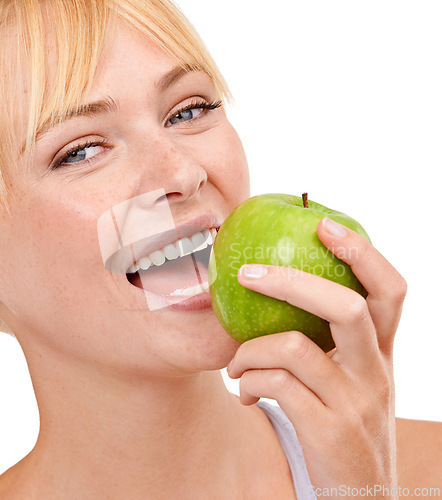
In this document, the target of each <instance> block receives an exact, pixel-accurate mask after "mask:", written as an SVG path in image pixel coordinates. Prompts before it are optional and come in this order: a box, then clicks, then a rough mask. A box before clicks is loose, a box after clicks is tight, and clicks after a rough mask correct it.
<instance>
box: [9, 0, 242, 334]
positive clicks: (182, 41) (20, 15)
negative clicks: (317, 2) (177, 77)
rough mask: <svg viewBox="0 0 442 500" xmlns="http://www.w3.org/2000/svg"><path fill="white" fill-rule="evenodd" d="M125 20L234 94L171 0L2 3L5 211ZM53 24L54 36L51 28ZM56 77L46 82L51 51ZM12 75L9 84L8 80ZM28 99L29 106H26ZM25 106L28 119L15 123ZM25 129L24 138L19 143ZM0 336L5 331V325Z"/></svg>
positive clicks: (223, 94) (221, 91)
mask: <svg viewBox="0 0 442 500" xmlns="http://www.w3.org/2000/svg"><path fill="white" fill-rule="evenodd" d="M118 20H122V21H123V22H125V23H126V24H128V25H130V26H131V27H132V28H133V29H135V30H137V31H138V32H141V33H142V34H144V35H146V36H147V37H148V38H149V39H150V40H152V41H153V42H154V43H156V44H157V45H158V46H159V47H160V48H162V49H163V50H164V51H165V52H166V53H167V54H169V55H170V56H172V57H173V58H175V59H176V60H177V63H178V64H179V65H180V66H181V67H183V68H184V69H186V71H191V70H193V69H199V70H203V71H205V72H206V73H207V74H208V75H209V76H210V77H211V79H212V81H213V83H214V86H215V89H216V91H217V94H218V98H220V99H224V100H226V101H231V100H232V95H231V93H230V90H229V88H228V86H227V83H226V82H225V80H224V78H223V76H222V75H221V73H220V71H219V69H218V67H217V65H216V64H215V62H214V60H213V59H212V57H211V55H210V54H209V52H208V50H207V48H206V46H205V44H204V43H203V41H202V40H201V38H200V37H199V35H198V33H197V32H196V30H195V28H194V27H193V26H192V24H191V23H190V22H189V21H188V20H187V19H186V17H185V16H184V14H183V13H182V11H181V10H180V9H179V7H178V6H177V5H176V4H175V3H174V2H173V1H172V0H63V1H60V0H3V1H2V2H1V3H0V75H1V76H0V102H1V110H0V208H2V207H3V208H4V209H6V210H7V208H8V200H9V198H10V195H12V194H13V189H12V188H13V186H12V181H11V167H12V168H16V169H19V168H21V167H23V165H22V163H21V160H20V158H21V153H23V152H25V151H26V152H31V151H32V148H33V144H34V142H35V137H36V135H37V134H38V132H39V131H40V130H41V129H42V128H43V127H44V126H45V124H46V125H49V126H50V125H54V124H55V123H56V122H57V120H60V119H62V118H63V116H65V115H66V114H67V113H68V112H69V111H70V110H72V109H75V108H76V107H78V106H79V105H80V104H81V99H82V96H83V95H84V94H85V92H87V90H88V89H89V88H90V85H91V83H92V80H93V76H94V74H95V71H96V68H97V65H98V62H99V59H100V55H101V52H102V50H103V48H104V44H105V42H106V40H107V38H106V35H107V33H109V32H111V33H112V30H113V28H114V27H115V22H117V21H118ZM48 24H49V29H48ZM49 43H50V48H51V50H54V49H55V57H56V70H55V75H53V77H51V78H48V44H49ZM6 75H7V77H6ZM26 99H27V102H26ZM23 100H25V105H26V104H27V105H28V106H27V109H28V112H27V114H26V116H21V115H20V116H18V112H17V109H19V106H18V104H20V103H22V102H23ZM18 130H25V131H26V137H25V138H23V137H21V138H20V137H19V134H18ZM0 329H3V330H4V329H6V327H5V326H4V325H2V322H1V319H0Z"/></svg>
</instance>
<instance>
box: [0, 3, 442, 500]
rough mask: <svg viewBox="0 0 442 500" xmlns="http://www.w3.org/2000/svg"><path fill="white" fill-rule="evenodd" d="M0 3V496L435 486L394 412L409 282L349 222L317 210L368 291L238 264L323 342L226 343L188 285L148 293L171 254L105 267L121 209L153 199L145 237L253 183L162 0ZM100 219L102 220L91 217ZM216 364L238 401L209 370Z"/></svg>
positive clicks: (193, 220) (206, 79)
mask: <svg viewBox="0 0 442 500" xmlns="http://www.w3.org/2000/svg"><path fill="white" fill-rule="evenodd" d="M0 14H1V15H0V19H1V26H0V30H1V31H0V36H1V44H0V47H1V49H0V53H1V55H0V64H1V68H2V73H1V74H2V77H1V84H0V85H1V87H0V88H1V90H0V92H1V95H2V103H4V109H3V110H2V116H1V119H0V137H1V146H0V147H1V148H2V151H1V153H2V154H1V174H2V197H1V200H2V204H1V212H0V213H1V217H0V231H1V234H2V239H1V241H0V256H1V259H0V266H1V267H0V276H1V278H0V316H1V317H2V318H3V320H4V322H5V323H6V325H8V328H9V329H10V330H11V331H12V332H13V333H14V334H15V335H16V337H17V339H18V341H19V342H20V344H21V346H22V348H23V351H24V353H25V356H26V359H27V362H28V366H29V369H30V373H31V377H32V381H33V385H34V389H35V392H36V397H37V401H38V405H39V411H40V419H41V428H40V434H39V437H38V440H37V443H36V446H35V447H34V449H33V450H32V451H31V453H30V454H29V455H27V456H26V457H25V458H24V459H23V460H22V461H21V462H19V463H18V464H17V465H15V466H14V467H12V468H11V469H9V470H8V471H7V472H6V473H5V474H4V475H3V476H2V477H1V479H0V498H2V499H3V498H5V499H24V498H26V499H34V498H35V499H41V498H45V499H52V498H53V499H60V498H62V499H71V498H75V499H78V498H81V499H88V498H91V499H92V498H93V499H100V498H103V499H104V498H115V499H123V498H124V499H126V498H129V499H162V498H164V499H170V498H201V499H208V498H210V499H217V498H220V499H221V498H229V499H230V498H235V499H248V498H263V499H273V498H278V499H289V498H304V497H312V496H314V494H315V493H317V494H318V496H320V494H321V493H324V492H325V491H326V490H325V488H333V487H339V486H340V485H345V486H347V487H355V488H366V487H367V488H373V487H374V486H375V485H382V486H383V487H384V488H385V490H384V494H385V496H391V497H395V496H397V495H395V492H392V493H391V491H389V489H392V488H395V487H396V486H398V485H399V486H401V487H410V488H411V487H415V486H426V487H429V486H433V485H435V484H434V483H435V482H436V480H437V478H438V470H437V469H436V467H435V465H434V464H435V463H436V460H435V459H436V458H437V453H438V451H437V447H436V446H435V445H433V446H431V443H436V439H440V427H439V426H437V424H432V423H419V422H411V421H401V420H398V422H397V425H395V418H394V387H393V380H392V359H391V353H392V345H393V337H394V333H395V330H396V327H397V324H398V321H399V317H400V313H401V306H402V301H403V299H404V296H405V290H406V285H405V282H404V279H403V278H402V277H401V276H400V275H399V274H398V273H397V271H396V270H395V269H394V268H393V267H392V266H391V264H389V263H388V262H387V261H386V260H385V259H384V258H383V257H382V256H381V255H380V254H379V253H378V252H377V251H376V250H375V249H374V248H373V247H372V246H371V245H369V244H368V243H367V242H366V241H365V240H363V239H362V238H360V237H358V235H357V234H355V233H352V232H351V231H348V230H346V229H345V228H343V227H342V226H339V225H336V224H332V223H331V222H330V221H328V220H324V221H321V223H320V224H319V225H318V235H319V237H320V238H321V240H322V242H323V243H324V244H325V245H326V246H327V247H328V248H329V249H330V250H331V251H334V252H335V253H336V254H337V255H338V256H339V257H340V258H342V259H343V260H344V261H346V262H348V263H349V264H350V265H351V266H352V268H353V270H354V272H355V274H356V275H357V276H358V278H359V279H360V281H361V282H362V283H363V284H364V286H365V288H366V289H367V291H368V293H369V295H368V298H367V300H363V299H361V297H360V296H359V295H357V294H355V293H353V292H352V291H350V290H347V289H341V288H340V287H338V286H337V285H335V284H333V283H330V282H327V281H325V280H322V279H320V278H317V277H313V276H310V275H307V274H303V273H299V272H295V271H294V270H290V269H284V268H281V269H279V270H276V269H274V268H268V273H267V274H266V275H265V276H262V278H260V279H256V278H255V279H254V278H252V277H250V278H247V276H246V273H245V272H241V273H240V274H239V277H238V279H239V280H240V282H241V283H242V284H243V285H244V286H247V287H249V288H251V289H253V290H256V291H259V292H262V293H266V294H268V295H271V296H274V297H276V298H284V299H285V300H287V301H289V302H291V303H293V304H294V305H297V306H299V307H302V308H305V309H307V310H309V311H311V312H313V313H316V314H319V315H321V316H323V317H324V318H326V319H327V320H328V321H330V324H331V327H332V331H333V336H334V339H335V342H336V345H337V348H336V350H335V351H333V352H330V353H328V354H325V353H324V352H323V351H321V350H320V349H319V348H317V347H316V345H315V344H313V343H312V342H311V341H309V339H307V338H306V337H304V336H303V335H302V334H300V333H299V332H281V333H280V334H275V335H272V336H267V337H261V338H258V339H255V340H252V341H249V342H247V343H245V344H243V345H241V346H239V345H238V344H237V343H236V342H235V341H233V340H232V339H231V338H230V337H229V336H228V335H226V333H225V332H224V331H223V330H222V328H221V327H220V325H219V323H218V322H217V320H216V318H215V317H214V315H213V311H212V310H211V308H210V307H209V304H208V302H207V295H206V296H204V295H202V294H201V296H200V297H198V296H195V297H196V298H193V299H192V300H191V301H190V302H189V301H183V300H182V297H181V298H180V299H176V295H175V299H174V302H175V304H174V305H173V306H172V305H170V304H163V305H162V306H161V307H156V305H155V306H153V305H152V301H149V298H150V295H149V293H152V294H153V296H158V295H161V294H162V292H165V290H162V289H161V287H162V286H163V285H164V283H165V282H166V283H167V284H168V285H169V286H172V287H173V288H175V287H177V288H179V287H178V286H177V285H178V283H179V284H182V283H184V284H186V285H187V282H186V280H188V276H187V275H186V273H187V271H188V269H187V268H186V266H187V265H188V262H189V259H187V261H186V262H187V263H186V264H184V262H185V261H184V260H183V261H182V262H183V264H182V266H183V267H182V268H181V267H179V266H178V267H177V268H174V267H172V268H171V267H169V268H166V267H165V268H163V269H161V267H158V269H150V271H149V270H147V271H146V274H143V273H142V272H141V273H140V274H139V275H140V279H138V278H136V277H134V276H133V275H134V274H136V273H128V277H127V276H126V271H128V270H129V269H128V267H121V266H120V267H119V268H118V264H119V263H118V262H117V264H116V267H114V266H113V264H114V263H112V262H111V264H109V262H110V261H109V259H108V257H109V255H108V254H107V253H106V249H109V248H112V241H113V240H112V238H116V237H118V238H125V237H126V236H127V235H126V233H125V231H124V230H122V228H121V226H120V225H119V222H120V217H121V218H124V217H127V214H140V216H141V217H142V218H143V217H145V216H146V214H147V216H146V218H145V219H143V220H146V221H147V222H148V223H149V224H155V223H156V221H157V218H156V217H155V215H158V213H159V214H160V215H161V217H160V224H159V226H160V227H158V228H156V230H155V231H152V232H151V233H149V234H147V233H143V235H142V236H143V239H144V238H148V237H149V238H150V237H152V236H155V235H156V234H158V233H161V232H162V231H166V230H167V231H170V230H171V228H170V225H169V222H170V220H172V221H173V222H174V223H175V224H176V225H177V226H178V228H179V231H178V230H177V233H179V232H180V231H181V232H182V231H185V230H186V227H188V226H189V225H191V226H192V228H194V229H195V230H197V229H198V231H199V230H201V231H203V230H207V229H209V230H210V229H212V228H217V227H219V226H220V225H221V224H222V222H223V220H224V219H225V218H226V217H227V216H228V214H229V213H230V212H231V211H232V210H233V208H234V207H236V206H237V205H238V204H239V203H240V202H242V201H243V200H245V199H246V198H248V196H249V194H250V192H249V176H248V167H247V162H246V158H245V155H244V151H243V149H242V145H241V142H240V140H239V138H238V136H237V134H236V132H235V131H234V129H233V128H232V126H231V125H230V123H229V121H228V120H227V117H226V114H225V112H224V109H223V106H222V101H223V100H226V99H228V97H229V92H228V89H227V86H226V84H225V82H224V80H223V79H222V77H221V75H220V74H219V71H218V69H217V67H216V65H215V64H214V63H213V61H212V59H211V58H210V56H209V55H208V54H207V51H206V50H205V48H204V46H203V44H202V42H201V41H200V40H199V38H198V37H197V35H196V34H195V33H194V32H193V30H192V28H191V26H190V25H189V24H188V23H187V22H186V20H185V19H184V18H183V17H182V15H181V14H180V12H179V11H178V10H177V9H176V8H175V7H174V5H173V4H171V3H170V2H169V1H168V0H124V1H122V0H119V1H118V2H113V1H111V0H100V1H96V2H87V1H86V0H84V1H83V2H81V1H79V0H77V1H74V0H70V1H65V2H58V1H57V0H52V1H46V2H43V1H39V0H21V1H18V0H17V1H15V2H12V1H11V2H4V3H3V4H2V6H1V11H0ZM116 207H118V208H116ZM133 207H136V210H135V209H134V210H132V209H133ZM137 210H138V211H137ZM156 210H158V212H156ZM106 214H111V218H112V217H113V219H112V220H114V221H115V227H118V229H119V231H118V232H116V233H115V234H114V233H111V232H110V229H109V228H107V230H105V231H104V232H103V231H101V232H100V228H103V226H100V221H102V220H103V217H104V218H106ZM125 220H126V219H124V221H125ZM104 227H105V229H106V226H104ZM124 227H125V226H124V224H123V228H124ZM144 229H145V228H144V227H143V230H144ZM135 232H136V231H135ZM103 234H104V236H103ZM115 235H116V236H115ZM186 235H187V234H186ZM170 236H171V233H170V232H167V238H168V240H167V243H172V241H171V238H170ZM178 236H179V234H178ZM188 236H190V234H189V235H188ZM140 237H141V236H140V234H135V235H134V234H132V236H131V237H129V242H130V243H131V244H133V245H134V247H135V243H136V240H138V239H140ZM103 238H104V240H103ZM118 238H117V239H118ZM176 239H177V236H175V240H176ZM120 243H121V242H120V241H117V243H116V245H115V247H114V252H113V253H112V252H110V255H111V256H112V255H114V254H115V255H117V254H118V255H119V253H118V249H121V248H125V247H126V246H127V245H126V246H125V245H121V244H120ZM155 243H156V244H157V243H158V242H157V241H156V242H155ZM161 243H162V244H163V243H166V241H162V242H161ZM158 246H159V244H157V247H158ZM152 248H153V247H152ZM355 249H356V250H357V251H355ZM18 255H19V256H20V265H17V256H18ZM139 257H144V256H141V255H139V256H137V257H136V258H134V260H135V261H137V260H138V258H139ZM182 258H183V259H185V257H182ZM124 259H125V257H123V262H124ZM174 262H175V261H174ZM176 262H180V261H179V259H177V260H176ZM23 263H26V265H22V264H23ZM172 266H173V264H172ZM198 269H200V270H201V272H204V271H203V269H202V267H201V266H199V267H198ZM174 271H175V272H174ZM276 271H279V272H276ZM149 272H153V273H154V274H148V273H149ZM155 273H156V275H157V277H158V279H156V278H155V277H154V275H155ZM253 275H255V276H256V273H254V274H252V276H253ZM143 277H146V283H147V284H145V283H144V280H143ZM128 278H129V279H128ZM140 281H141V283H140ZM153 283H155V287H157V288H156V289H154V290H149V286H150V285H152V284H153ZM134 285H135V286H134ZM152 286H153V285H152ZM142 287H144V288H145V290H144V292H147V293H143V290H141V291H140V288H142ZM300 290H302V293H300ZM146 298H147V302H146ZM169 302H171V299H170V298H169ZM189 304H190V305H189ZM229 363H230V365H229V374H230V376H231V377H233V378H239V377H241V397H240V398H238V397H236V396H234V395H232V394H230V393H229V392H228V391H227V390H226V388H225V386H224V383H223V381H222V377H221V374H220V371H219V370H220V369H221V368H223V367H225V366H227V365H228V364H229ZM259 397H268V398H273V399H275V400H277V401H278V403H279V405H280V407H281V408H282V410H284V413H285V415H283V414H282V413H278V412H276V413H272V411H271V410H270V409H269V408H268V407H266V406H265V405H261V406H258V405H255V404H254V403H256V402H257V401H258V398H259ZM278 419H279V421H282V422H283V425H285V426H286V431H285V433H284V432H283V430H282V427H278V425H277V420H278ZM284 419H285V420H284ZM290 423H291V424H293V426H294V428H295V429H296V432H297V437H298V438H299V443H300V444H301V446H302V450H303V457H302V456H299V454H298V456H297V457H295V458H293V456H292V455H293V449H292V450H290V449H288V448H287V446H286V445H287V442H288V441H287V440H288V439H291V445H292V446H293V447H295V448H296V446H297V441H296V439H295V436H294V434H293V432H292V430H291V429H290V428H289V427H287V424H290ZM272 424H273V425H275V428H274V427H273V425H272ZM281 432H282V434H281ZM396 436H397V456H396V442H395V441H396ZM421 443H424V444H425V448H424V449H425V451H426V454H425V455H424V454H422V455H421V456H419V463H417V462H416V458H415V457H416V455H415V450H416V449H417V447H418V446H419V445H420V444H421ZM427 445H428V446H427ZM295 451H299V450H298V449H297V448H296V449H295ZM396 458H397V465H398V473H399V478H398V477H397V474H396ZM306 472H308V476H307V475H306ZM310 482H311V484H310ZM386 491H388V493H391V494H386V493H385V492H386ZM360 495H361V496H362V495H364V493H363V492H362V493H360ZM365 496H368V495H365Z"/></svg>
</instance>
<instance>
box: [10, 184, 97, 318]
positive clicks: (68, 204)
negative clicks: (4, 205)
mask: <svg viewBox="0 0 442 500" xmlns="http://www.w3.org/2000/svg"><path fill="white" fill-rule="evenodd" d="M45 194H46V196H38V195H37V193H36V192H33V193H32V196H31V195H28V196H26V197H24V198H23V199H22V200H21V203H20V207H19V208H18V210H14V213H13V214H12V217H13V223H12V224H11V233H10V239H9V244H8V247H7V251H8V253H9V255H8V260H9V261H10V265H12V269H14V273H13V276H11V288H10V290H9V291H8V297H7V298H8V300H9V301H10V304H9V307H10V308H11V309H12V310H14V311H15V312H16V314H17V313H18V312H19V313H20V314H17V315H19V317H20V318H23V319H24V318H25V316H29V317H28V321H33V320H34V319H36V318H38V317H39V316H42V314H41V313H39V311H46V312H49V311H50V310H51V308H52V307H53V305H54V304H55V303H56V302H58V303H60V304H61V307H63V305H65V303H66V302H67V301H69V300H71V299H70V298H72V297H74V296H75V293H76V292H77V293H78V292H79V290H80V288H81V282H82V280H83V277H86V276H87V275H88V274H90V273H91V272H93V269H94V268H95V269H97V268H100V265H101V266H102V261H101V255H100V251H99V246H98V241H97V230H96V218H97V215H96V212H95V211H94V207H93V206H91V205H90V204H82V203H81V202H75V203H74V202H73V201H72V199H73V198H74V197H73V196H72V197H69V196H67V195H66V193H64V196H63V197H62V196H55V195H54V193H52V192H50V193H48V192H46V193H45ZM79 198H80V197H79ZM80 199H81V198H80ZM14 255H17V256H20V257H19V260H18V261H17V262H16V263H14V261H15V258H14ZM83 285H84V281H83Z"/></svg>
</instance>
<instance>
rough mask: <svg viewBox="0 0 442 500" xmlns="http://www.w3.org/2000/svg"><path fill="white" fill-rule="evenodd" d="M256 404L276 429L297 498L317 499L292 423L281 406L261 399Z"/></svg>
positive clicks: (300, 499) (305, 499)
mask: <svg viewBox="0 0 442 500" xmlns="http://www.w3.org/2000/svg"><path fill="white" fill-rule="evenodd" d="M256 405H257V406H259V407H260V408H261V409H262V411H263V412H264V413H265V414H266V415H267V417H268V419H269V420H270V423H271V424H272V426H273V428H274V429H275V433H276V435H277V436H278V439H279V442H280V443H281V447H282V449H283V451H284V453H285V455H286V457H287V461H288V463H289V466H290V470H291V472H292V478H293V484H294V485H295V493H296V496H297V500H315V499H316V495H315V492H314V490H313V486H312V484H311V482H310V478H309V475H308V471H307V466H306V464H305V460H304V453H303V451H302V447H301V445H300V443H299V441H298V436H297V435H296V431H295V429H294V427H293V425H292V423H291V422H290V420H289V419H288V418H287V416H286V414H285V413H284V412H283V411H282V410H281V408H280V407H279V406H274V405H271V404H270V403H267V402H266V401H261V400H260V401H258V403H256Z"/></svg>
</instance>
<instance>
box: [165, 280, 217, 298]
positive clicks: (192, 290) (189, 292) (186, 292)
mask: <svg viewBox="0 0 442 500" xmlns="http://www.w3.org/2000/svg"><path fill="white" fill-rule="evenodd" d="M208 290H209V282H208V281H206V282H205V283H202V284H201V285H197V286H191V287H189V288H178V290H175V291H174V292H172V293H171V294H170V296H171V297H191V296H193V295H198V294H199V293H204V292H207V291H208Z"/></svg>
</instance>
